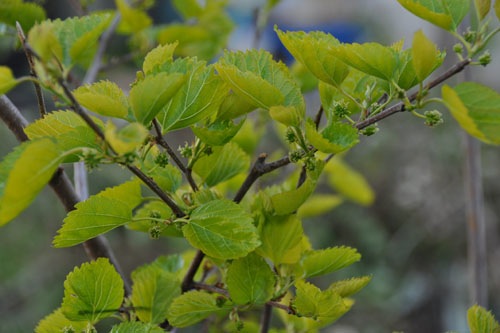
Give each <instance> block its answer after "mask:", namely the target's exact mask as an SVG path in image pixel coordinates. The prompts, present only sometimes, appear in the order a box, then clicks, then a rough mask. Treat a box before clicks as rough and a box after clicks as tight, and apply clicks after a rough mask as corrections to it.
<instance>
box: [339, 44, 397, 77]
mask: <svg viewBox="0 0 500 333" xmlns="http://www.w3.org/2000/svg"><path fill="white" fill-rule="evenodd" d="M330 54H331V55H332V56H334V57H336V58H338V59H340V60H342V61H343V62H344V63H346V64H347V65H349V66H351V67H354V68H356V69H357V70H359V71H361V72H363V73H366V74H369V75H373V76H376V77H378V78H381V79H384V80H391V79H392V78H393V75H394V71H395V69H396V67H397V62H398V60H397V53H396V51H394V50H393V49H392V48H390V47H386V46H383V45H381V44H378V43H365V44H357V43H353V44H341V45H337V46H334V47H332V48H330Z"/></svg>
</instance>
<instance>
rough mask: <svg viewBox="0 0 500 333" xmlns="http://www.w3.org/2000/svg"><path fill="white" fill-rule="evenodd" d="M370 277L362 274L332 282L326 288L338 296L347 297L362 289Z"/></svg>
mask: <svg viewBox="0 0 500 333" xmlns="http://www.w3.org/2000/svg"><path fill="white" fill-rule="evenodd" d="M371 279H372V277H371V276H362V277H355V278H350V279H346V280H340V281H336V282H334V283H332V284H331V285H330V286H329V287H328V289H331V290H333V291H334V292H335V293H336V294H337V295H339V296H340V297H349V296H351V295H353V294H356V293H357V292H359V291H360V290H361V289H363V288H364V287H365V286H366V285H367V284H368V283H370V281H371Z"/></svg>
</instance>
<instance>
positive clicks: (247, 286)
mask: <svg viewBox="0 0 500 333" xmlns="http://www.w3.org/2000/svg"><path fill="white" fill-rule="evenodd" d="M275 283H276V278H275V276H274V273H273V271H272V270H271V267H269V265H268V264H267V263H266V261H265V260H264V259H263V258H262V257H260V256H258V255H256V254H254V253H250V254H249V255H248V256H246V257H244V258H241V259H237V260H234V261H233V262H232V264H231V266H229V268H228V270H227V276H226V284H227V289H228V290H229V294H230V295H231V299H232V300H233V302H234V303H235V304H239V305H245V304H263V303H265V302H267V301H269V300H270V299H271V297H272V296H273V291H274V284H275Z"/></svg>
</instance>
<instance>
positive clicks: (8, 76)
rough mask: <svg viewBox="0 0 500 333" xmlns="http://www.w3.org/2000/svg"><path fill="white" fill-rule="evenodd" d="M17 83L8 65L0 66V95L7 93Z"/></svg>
mask: <svg viewBox="0 0 500 333" xmlns="http://www.w3.org/2000/svg"><path fill="white" fill-rule="evenodd" d="M18 83H19V82H18V81H17V80H16V78H15V77H14V75H13V74H12V70H11V69H10V68H9V67H7V66H0V95H3V94H6V93H8V92H9V91H10V90H11V89H12V88H14V87H15V86H16V85H17V84H18Z"/></svg>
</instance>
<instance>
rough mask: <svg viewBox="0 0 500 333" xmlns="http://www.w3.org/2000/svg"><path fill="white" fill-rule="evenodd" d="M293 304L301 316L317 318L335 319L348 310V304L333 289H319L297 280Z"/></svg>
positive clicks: (330, 320)
mask: <svg viewBox="0 0 500 333" xmlns="http://www.w3.org/2000/svg"><path fill="white" fill-rule="evenodd" d="M295 287H296V293H297V295H296V297H295V300H294V301H293V306H294V308H295V309H296V311H297V313H298V314H300V315H301V316H305V317H311V318H314V319H317V320H328V321H329V322H332V321H335V320H337V319H338V318H340V317H341V316H342V315H343V314H345V313H346V312H347V311H349V309H350V306H349V304H348V303H347V302H344V300H343V299H342V297H340V296H339V295H337V294H336V293H335V292H334V291H333V290H328V289H327V290H325V291H321V290H320V289H319V288H317V287H316V286H314V285H312V284H310V283H308V282H305V281H304V280H298V281H297V282H296V283H295Z"/></svg>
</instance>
